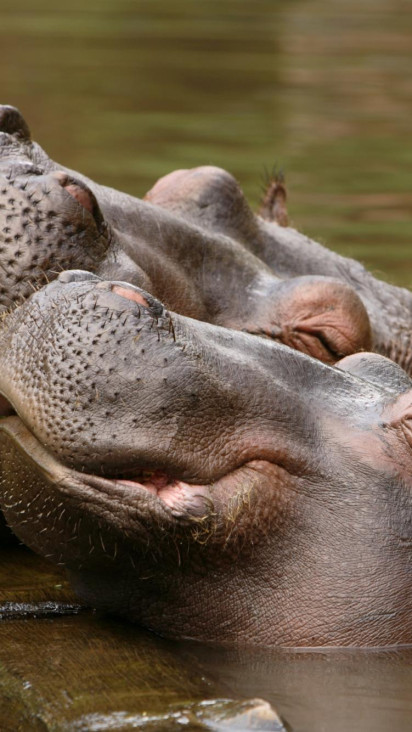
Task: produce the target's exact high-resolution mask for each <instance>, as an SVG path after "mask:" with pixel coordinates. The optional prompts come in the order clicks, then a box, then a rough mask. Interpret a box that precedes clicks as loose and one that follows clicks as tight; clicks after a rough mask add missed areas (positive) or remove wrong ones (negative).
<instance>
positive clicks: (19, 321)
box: [0, 272, 412, 646]
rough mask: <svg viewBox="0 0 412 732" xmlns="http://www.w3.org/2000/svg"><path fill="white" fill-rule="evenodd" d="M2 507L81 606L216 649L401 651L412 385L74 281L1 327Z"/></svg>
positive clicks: (368, 363)
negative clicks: (57, 568) (4, 404)
mask: <svg viewBox="0 0 412 732" xmlns="http://www.w3.org/2000/svg"><path fill="white" fill-rule="evenodd" d="M0 392H2V394H3V395H4V398H5V399H7V400H8V403H9V411H10V416H8V417H6V418H5V419H2V420H1V421H0V459H1V478H0V481H1V490H0V495H1V506H2V509H3V510H4V512H5V515H6V518H7V520H8V522H9V524H10V525H11V527H12V528H13V530H14V531H15V532H16V534H17V535H18V536H19V537H20V538H21V539H22V541H23V542H25V543H26V544H27V545H28V546H30V547H31V548H32V549H34V550H35V551H37V552H39V553H41V554H43V555H44V556H46V557H48V558H50V559H51V560H52V561H54V562H56V563H58V564H61V565H64V566H66V567H67V568H68V569H69V572H70V576H71V578H72V581H73V584H74V587H75V589H76V591H77V592H78V594H79V596H80V597H81V598H82V599H83V600H84V601H86V602H88V603H91V604H93V605H96V606H98V607H101V608H103V609H106V610H109V611H114V612H116V613H120V614H121V615H124V616H126V617H128V618H130V619H131V620H134V621H137V622H139V623H141V624H143V625H144V626H146V627H148V628H150V629H152V630H155V631H156V632H159V633H162V634H165V635H168V636H173V637H177V638H182V637H185V638H187V637H189V638H196V639H199V640H202V641H214V642H218V643H254V644H265V645H272V646H274V645H283V646H322V645H324V646H325V645H326V646H330V645H338V646H348V645H357V646H378V645H379V646H380V645H393V644H403V643H411V642H412V620H411V612H410V610H411V599H412V598H411V589H412V587H411V585H412V572H411V554H410V546H411V541H412V532H411V516H412V513H411V509H412V493H411V489H412V452H411V450H412V444H411V443H412V439H411V433H412V430H411V420H412V381H411V380H410V379H409V378H408V377H407V376H406V374H405V373H404V372H403V371H402V370H401V369H400V368H399V367H398V366H397V365H395V364H394V363H392V362H391V361H389V360H387V359H385V358H383V357H381V356H378V355H376V354H366V353H363V354H357V355H353V356H349V357H347V358H346V359H344V360H343V361H342V362H340V363H339V368H333V367H330V366H328V365H325V364H323V363H321V362H319V361H317V360H314V359H312V358H310V357H308V356H306V355H304V354H302V353H300V352H298V351H294V350H291V349H289V348H287V347H285V346H282V345H279V344H277V343H274V342H272V341H270V340H267V339H262V338H256V337H253V336H250V335H248V334H244V333H240V332H236V331H233V330H228V329H224V328H219V327H216V326H214V325H211V324H208V323H203V322H200V321H198V320H193V319H190V318H186V317H184V316H181V315H177V314H174V313H171V312H168V311H166V310H165V309H164V308H163V307H162V305H161V304H160V303H159V302H158V301H157V300H155V299H154V298H152V296H151V295H149V294H148V293H145V292H144V291H142V290H139V289H137V288H134V287H133V286H132V285H130V284H127V283H121V282H120V283H119V282H108V281H102V280H100V279H98V278H97V277H95V276H93V275H92V274H89V273H81V272H72V273H70V272H66V273H63V275H61V276H60V279H59V280H57V281H55V282H53V283H52V284H50V285H48V286H46V287H44V288H42V290H40V291H39V292H37V293H36V294H34V295H33V296H32V297H31V298H30V299H29V300H28V301H27V302H26V303H25V304H23V305H22V306H21V307H19V308H17V309H16V310H15V311H14V312H13V313H12V314H11V315H9V316H8V317H7V318H6V319H5V320H4V322H3V326H2V330H1V331H0Z"/></svg>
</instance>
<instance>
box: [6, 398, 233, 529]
mask: <svg viewBox="0 0 412 732" xmlns="http://www.w3.org/2000/svg"><path fill="white" fill-rule="evenodd" d="M1 399H2V406H3V409H2V412H1V416H2V418H1V419H0V431H2V432H4V433H7V435H8V436H9V437H11V439H12V440H13V441H14V442H15V443H16V444H18V446H19V448H20V451H21V452H24V454H25V455H26V457H28V458H30V459H31V460H32V461H33V463H35V465H36V470H38V471H40V472H41V473H43V474H44V475H45V476H46V477H47V478H48V479H49V480H51V481H52V482H53V484H55V486H56V489H57V490H58V489H60V490H61V491H62V492H63V493H65V494H67V493H70V494H77V495H82V496H83V493H84V495H85V497H86V498H88V499H89V501H93V494H95V497H96V499H97V500H98V496H100V498H103V497H104V496H108V497H111V498H112V499H114V500H116V501H117V502H126V503H127V504H129V505H136V503H138V502H139V500H142V499H144V502H145V505H146V504H147V508H152V509H153V510H155V511H156V512H159V510H160V511H162V513H166V514H168V515H169V517H172V516H174V517H180V516H184V515H186V514H189V515H190V516H192V517H196V516H201V515H204V514H205V511H206V510H207V507H208V504H209V502H210V490H211V485H201V484H194V483H189V482H187V481H182V480H179V479H177V478H176V479H174V478H171V477H169V476H168V475H167V474H166V473H164V472H161V471H159V470H153V471H147V470H144V469H139V468H137V469H136V470H134V471H133V473H130V471H129V472H128V474H127V477H123V474H122V475H119V476H116V477H108V476H101V475H97V474H94V473H88V472H87V471H86V469H85V470H84V471H79V470H75V469H72V468H70V467H68V466H67V465H65V464H64V463H62V462H60V460H59V459H58V458H57V457H56V456H54V455H52V454H51V453H50V452H49V451H48V450H47V449H46V448H45V447H44V446H43V445H42V444H41V442H40V441H39V440H38V439H37V437H36V436H35V435H34V434H33V433H32V432H31V431H30V429H29V428H28V427H27V426H26V425H25V424H24V422H23V420H21V419H20V417H19V416H18V415H17V414H16V412H15V411H14V410H13V408H12V407H11V405H10V403H8V402H7V400H6V399H5V398H4V397H1ZM6 405H8V406H6ZM5 415H7V416H5ZM132 474H133V476H134V478H133V479H132V478H131V477H129V476H131V475H132ZM225 477H226V476H224V478H225ZM219 482H220V481H219V480H218V481H216V484H218V483H219ZM89 501H88V502H89Z"/></svg>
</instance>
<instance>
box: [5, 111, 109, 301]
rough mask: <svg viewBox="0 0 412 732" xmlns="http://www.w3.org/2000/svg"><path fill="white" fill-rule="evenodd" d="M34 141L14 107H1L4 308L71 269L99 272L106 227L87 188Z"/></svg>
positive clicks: (105, 245)
mask: <svg viewBox="0 0 412 732" xmlns="http://www.w3.org/2000/svg"><path fill="white" fill-rule="evenodd" d="M47 161H48V158H47V156H46V155H45V154H44V153H43V151H41V149H40V148H39V147H38V146H36V145H35V144H34V143H32V142H31V140H30V132H29V129H28V126H27V124H26V122H25V120H24V119H23V117H22V116H21V115H20V113H19V112H18V110H16V109H15V108H14V107H7V106H1V107H0V309H1V310H3V311H4V310H6V309H8V308H9V307H10V306H11V305H12V304H13V303H16V302H19V301H21V300H22V299H25V298H27V297H28V296H29V295H30V294H31V293H32V292H33V290H34V289H36V288H37V287H38V286H39V285H40V286H42V285H44V284H45V283H46V282H48V281H49V280H51V279H54V278H55V277H56V274H57V273H58V272H61V271H62V270H63V269H67V268H68V267H76V266H82V267H84V268H86V269H91V270H95V269H96V268H97V267H98V265H99V264H100V263H101V261H102V259H103V258H104V256H105V254H106V251H107V248H108V244H109V234H108V228H107V226H106V224H105V222H104V219H103V216H102V213H101V211H100V209H99V206H98V204H97V201H96V198H95V196H94V195H93V193H92V192H91V190H90V189H89V188H88V186H87V185H86V184H85V183H84V182H83V181H81V180H80V179H79V180H78V179H76V178H75V177H73V176H71V175H69V174H68V173H67V172H64V171H53V170H49V167H50V166H49V165H48V164H47Z"/></svg>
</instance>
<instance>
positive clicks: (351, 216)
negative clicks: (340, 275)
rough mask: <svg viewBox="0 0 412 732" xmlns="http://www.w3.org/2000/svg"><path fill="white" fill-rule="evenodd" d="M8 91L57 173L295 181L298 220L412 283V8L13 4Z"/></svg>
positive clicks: (167, 1) (126, 1)
mask: <svg viewBox="0 0 412 732" xmlns="http://www.w3.org/2000/svg"><path fill="white" fill-rule="evenodd" d="M0 20H1V22H0V39H1V48H2V64H1V67H0V95H1V99H2V101H6V102H9V103H12V104H16V105H17V106H19V107H20V108H21V110H22V111H23V113H24V114H25V116H26V118H27V119H28V120H29V122H30V123H31V126H32V130H33V133H34V136H35V138H36V139H38V140H39V141H40V142H41V143H42V145H43V146H44V147H45V148H46V149H47V151H48V152H49V153H50V154H51V155H52V156H53V157H54V158H55V159H57V160H58V161H59V162H62V163H64V164H66V165H68V166H70V167H73V168H75V169H78V170H81V171H82V172H85V173H87V174H88V175H90V176H91V177H94V178H96V179H97V180H98V181H99V182H105V183H107V184H109V185H113V186H115V187H118V188H122V189H125V190H128V191H129V192H132V193H134V194H137V195H143V194H144V193H145V191H146V190H148V189H149V188H150V187H151V186H152V185H153V182H154V181H155V180H156V178H158V177H160V176H162V175H164V174H165V173H167V172H169V171H170V170H172V169H175V168H179V167H191V166H196V165H199V164H205V163H213V164H215V165H220V166H222V167H225V168H227V169H229V170H230V171H231V172H232V173H233V174H234V175H235V176H236V177H237V178H238V179H239V180H240V182H241V184H242V186H243V188H244V190H245V192H246V194H247V196H248V198H249V200H250V201H251V203H253V204H254V205H256V203H257V201H258V199H259V189H260V182H261V176H262V173H263V170H264V167H265V166H266V167H267V168H270V167H271V166H272V165H273V163H274V162H277V164H278V165H280V166H282V167H283V168H284V170H285V171H286V174H287V181H288V185H289V190H290V210H291V215H292V221H293V223H294V225H295V226H296V227H297V228H299V229H302V230H304V231H305V232H306V233H308V234H309V235H311V236H312V237H314V238H317V239H320V240H321V241H322V242H324V243H327V244H328V245H330V246H331V247H333V248H336V249H338V250H339V251H341V252H343V253H345V254H348V255H352V256H355V257H357V258H360V259H362V260H363V261H364V262H365V263H366V264H367V265H368V266H370V267H371V268H372V269H374V270H375V271H376V270H378V271H380V272H383V273H385V275H386V276H387V278H389V279H390V280H392V281H393V282H396V283H400V284H405V285H412V268H411V266H410V261H411V259H410V242H411V240H412V195H411V164H412V142H411V139H412V138H411V134H410V120H411V117H412V77H411V75H410V68H411V65H412V12H411V5H410V2H409V1H408V0H373V2H372V0H360V1H359V0H357V1H356V2H355V0H333V1H332V0H289V2H287V3H285V2H280V1H279V0H253V2H252V0H205V1H204V2H198V1H197V0H176V1H174V2H172V1H171V0H89V1H88V2H87V3H84V2H81V1H80V0H72V2H71V3H70V4H69V5H61V4H58V3H57V4H56V3H54V2H51V0H37V2H36V3H35V4H33V3H32V2H31V1H29V0H2V3H1V9H0Z"/></svg>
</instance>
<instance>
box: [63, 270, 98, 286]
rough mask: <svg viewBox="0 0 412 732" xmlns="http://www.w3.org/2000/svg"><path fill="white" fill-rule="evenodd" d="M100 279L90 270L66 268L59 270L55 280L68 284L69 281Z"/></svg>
mask: <svg viewBox="0 0 412 732" xmlns="http://www.w3.org/2000/svg"><path fill="white" fill-rule="evenodd" d="M100 279H101V278H100V277H98V276H97V275H95V274H93V273H92V272H85V271H84V270H83V269H68V270H66V271H65V272H60V274H59V276H58V277H57V280H58V281H59V282H61V283H62V284H64V285H68V284H70V283H71V282H87V280H92V281H93V280H95V281H100Z"/></svg>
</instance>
